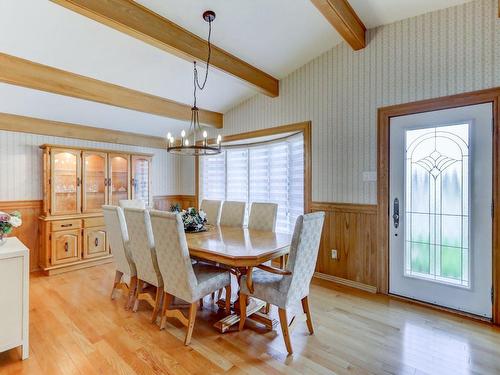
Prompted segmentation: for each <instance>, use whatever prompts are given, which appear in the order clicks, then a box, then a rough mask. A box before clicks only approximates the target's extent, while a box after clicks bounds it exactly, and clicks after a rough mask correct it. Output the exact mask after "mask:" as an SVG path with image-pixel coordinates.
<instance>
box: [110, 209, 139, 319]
mask: <svg viewBox="0 0 500 375" xmlns="http://www.w3.org/2000/svg"><path fill="white" fill-rule="evenodd" d="M102 209H103V212H104V223H105V225H106V233H107V236H108V241H109V244H110V247H111V251H112V252H113V256H114V258H115V263H116V274H115V282H114V283H113V289H112V291H111V299H114V298H115V292H116V290H117V289H118V288H121V287H125V289H128V291H129V295H128V300H127V303H126V305H125V308H126V309H127V310H128V309H130V308H131V307H132V303H133V302H134V297H135V289H136V287H137V270H136V268H135V263H134V260H133V259H132V254H130V249H129V247H128V231H127V224H126V223H125V216H124V215H123V210H122V209H121V208H120V207H118V206H102ZM124 279H129V280H130V283H129V285H127V284H126V282H125V281H124Z"/></svg>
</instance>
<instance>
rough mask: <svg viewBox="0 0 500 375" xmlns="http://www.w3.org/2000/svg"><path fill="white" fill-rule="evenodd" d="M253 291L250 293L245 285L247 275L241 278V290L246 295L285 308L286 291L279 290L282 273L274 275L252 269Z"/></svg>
mask: <svg viewBox="0 0 500 375" xmlns="http://www.w3.org/2000/svg"><path fill="white" fill-rule="evenodd" d="M252 280H253V289H254V292H253V293H250V291H249V290H248V287H247V277H246V276H243V277H242V278H241V287H240V288H241V292H242V293H243V294H246V295H250V296H252V297H255V298H258V299H261V300H263V301H264V302H269V303H270V304H272V305H275V306H278V307H281V308H285V307H286V293H283V292H281V291H280V290H279V288H280V283H281V281H282V280H283V276H282V275H276V274H273V273H270V272H266V271H263V270H259V269H254V270H253V273H252Z"/></svg>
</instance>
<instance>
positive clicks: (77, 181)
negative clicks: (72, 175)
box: [76, 177, 80, 186]
mask: <svg viewBox="0 0 500 375" xmlns="http://www.w3.org/2000/svg"><path fill="white" fill-rule="evenodd" d="M76 186H80V177H77V178H76Z"/></svg>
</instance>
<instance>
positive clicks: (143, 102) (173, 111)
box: [0, 53, 223, 128]
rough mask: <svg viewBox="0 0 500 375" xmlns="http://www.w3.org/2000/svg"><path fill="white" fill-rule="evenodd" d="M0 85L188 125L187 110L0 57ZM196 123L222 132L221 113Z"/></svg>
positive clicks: (152, 97) (203, 116) (210, 113)
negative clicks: (9, 85) (185, 122)
mask: <svg viewBox="0 0 500 375" xmlns="http://www.w3.org/2000/svg"><path fill="white" fill-rule="evenodd" d="M0 82H5V83H9V84H12V85H17V86H23V87H28V88H31V89H36V90H41V91H46V92H51V93H54V94H60V95H65V96H71V97H74V98H79V99H85V100H90V101H93V102H98V103H104V104H109V105H112V106H115V107H121V108H127V109H132V110H134V111H139V112H145V113H151V114H154V115H158V116H163V117H168V118H172V119H176V120H183V121H190V120H191V106H190V105H187V104H183V103H179V102H175V101H173V100H168V99H165V98H162V97H159V96H155V95H151V94H147V93H143V92H140V91H136V90H132V89H129V88H126V87H122V86H118V85H114V84H111V83H108V82H104V81H100V80H97V79H94V78H90V77H85V76H81V75H78V74H74V73H70V72H67V71H65V70H61V69H57V68H53V67H50V66H47V65H42V64H38V63H35V62H33V61H29V60H25V59H22V58H19V57H16V56H11V55H7V54H4V53H0ZM199 115H200V122H201V123H203V124H205V125H209V126H213V127H215V128H222V124H223V115H222V113H218V112H213V111H208V110H203V109H200V112H199Z"/></svg>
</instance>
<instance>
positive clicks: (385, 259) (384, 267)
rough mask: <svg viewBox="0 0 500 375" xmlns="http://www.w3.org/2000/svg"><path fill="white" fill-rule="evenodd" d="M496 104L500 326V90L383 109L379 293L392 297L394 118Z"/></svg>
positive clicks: (497, 311) (498, 319)
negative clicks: (391, 138)
mask: <svg viewBox="0 0 500 375" xmlns="http://www.w3.org/2000/svg"><path fill="white" fill-rule="evenodd" d="M483 103H492V105H493V139H492V141H493V163H492V164H493V208H494V210H493V219H492V228H493V233H492V247H493V248H492V261H493V264H492V266H493V270H492V275H493V280H492V281H493V319H492V321H493V322H494V323H495V324H500V293H499V292H500V214H499V212H498V211H499V210H500V207H499V208H498V209H497V208H496V207H497V205H499V204H500V137H499V130H500V129H499V126H500V124H499V121H500V87H495V88H491V89H486V90H480V91H473V92H468V93H463V94H458V95H451V96H444V97H440V98H433V99H427V100H421V101H417V102H411V103H405V104H398V105H393V106H388V107H381V108H379V109H378V114H377V160H378V163H377V201H378V204H377V227H378V235H377V244H378V246H377V247H378V261H377V290H378V292H379V293H383V294H389V225H390V221H389V208H390V207H389V144H390V142H389V135H390V132H389V130H390V120H391V118H392V117H396V116H405V115H412V114H416V113H422V112H429V111H437V110H442V109H450V108H456V107H463V106H468V105H474V104H483Z"/></svg>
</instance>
